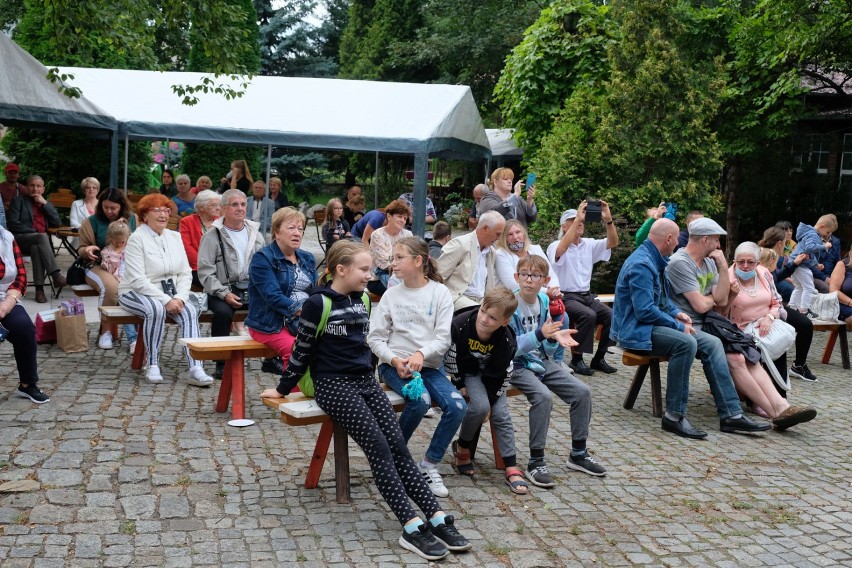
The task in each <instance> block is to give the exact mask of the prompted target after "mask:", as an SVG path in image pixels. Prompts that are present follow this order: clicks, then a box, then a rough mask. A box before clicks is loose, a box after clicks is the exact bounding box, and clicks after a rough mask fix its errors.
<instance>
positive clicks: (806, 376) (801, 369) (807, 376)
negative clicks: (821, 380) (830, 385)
mask: <svg viewBox="0 0 852 568" xmlns="http://www.w3.org/2000/svg"><path fill="white" fill-rule="evenodd" d="M790 374H791V375H793V376H794V377H799V378H800V379H802V380H803V381H810V382H812V383H815V382H817V378H816V375H814V374H813V373H812V372H811V370H810V369H808V365H807V363H803V364H801V365H793V366H792V367H790Z"/></svg>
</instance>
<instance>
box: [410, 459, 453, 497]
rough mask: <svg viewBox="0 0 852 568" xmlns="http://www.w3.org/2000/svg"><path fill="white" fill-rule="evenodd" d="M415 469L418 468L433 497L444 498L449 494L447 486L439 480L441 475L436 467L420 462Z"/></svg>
mask: <svg viewBox="0 0 852 568" xmlns="http://www.w3.org/2000/svg"><path fill="white" fill-rule="evenodd" d="M417 467H418V468H420V474H421V475H422V476H423V481H425V482H426V485H427V486H428V487H429V491H431V492H432V495H434V496H435V497H446V496H447V495H449V494H450V491H449V490H448V489H447V486H446V485H444V480H443V479H442V478H441V474H440V473H438V466H436V465H433V464H431V463H429V462H426V461H422V460H421V461H420V463H418V464H417Z"/></svg>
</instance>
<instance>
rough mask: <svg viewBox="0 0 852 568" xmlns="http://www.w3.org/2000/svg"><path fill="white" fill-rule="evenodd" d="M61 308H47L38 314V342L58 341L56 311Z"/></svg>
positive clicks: (36, 325)
mask: <svg viewBox="0 0 852 568" xmlns="http://www.w3.org/2000/svg"><path fill="white" fill-rule="evenodd" d="M58 311H59V309H58V308H55V309H52V310H45V311H43V312H38V313H37V314H36V320H35V332H36V343H38V344H39V345H41V344H44V343H56V322H55V319H56V312H58Z"/></svg>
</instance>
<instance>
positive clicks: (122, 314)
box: [98, 306, 248, 370]
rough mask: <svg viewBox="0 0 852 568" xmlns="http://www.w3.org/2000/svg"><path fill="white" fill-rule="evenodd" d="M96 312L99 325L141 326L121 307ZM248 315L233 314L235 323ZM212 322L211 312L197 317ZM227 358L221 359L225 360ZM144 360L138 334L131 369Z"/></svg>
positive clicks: (101, 307) (134, 317)
mask: <svg viewBox="0 0 852 568" xmlns="http://www.w3.org/2000/svg"><path fill="white" fill-rule="evenodd" d="M98 311H99V312H100V313H101V323H103V324H106V325H109V326H112V325H122V324H128V323H129V324H131V325H135V326H136V329H140V328H141V326H142V318H141V317H139V316H137V315H134V314H131V313H130V312H128V311H127V310H125V309H124V308H123V307H121V306H99V307H98ZM246 315H248V312H247V311H246V310H239V311H237V312H234V319H233V321H235V322H240V321H243V320H244V319H245V318H246ZM212 321H213V312H210V311H206V312H202V313H201V315H199V316H198V322H199V323H210V322H212ZM166 323H172V322H171V320H170V319H168V318H166ZM226 358H227V357H222V359H226ZM144 360H145V340H144V337H143V334H142V333H140V334H139V337H137V339H136V351H135V352H134V353H133V361H132V362H131V363H130V368H131V369H136V370H139V369H141V368H142V367H143V366H144V365H143V364H142V362H143V361H144Z"/></svg>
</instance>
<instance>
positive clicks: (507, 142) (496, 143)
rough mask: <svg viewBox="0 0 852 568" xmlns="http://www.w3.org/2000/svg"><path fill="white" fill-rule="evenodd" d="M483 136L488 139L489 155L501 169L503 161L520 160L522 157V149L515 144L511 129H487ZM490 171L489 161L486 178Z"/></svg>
mask: <svg viewBox="0 0 852 568" xmlns="http://www.w3.org/2000/svg"><path fill="white" fill-rule="evenodd" d="M485 135H486V136H487V137H488V145H489V146H490V147H491V155H492V157H493V160H494V161H495V162H496V163H497V167H498V168H499V167H502V165H503V163H504V162H505V161H507V160H508V161H511V160H520V159H521V158H523V157H524V149H523V148H519V147H518V145H517V144H516V143H515V139H514V136H515V130H514V129H513V128H487V129H486V130H485ZM490 171H491V160H489V162H488V170H487V171H486V176H487V175H488V173H489V172H490Z"/></svg>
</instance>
